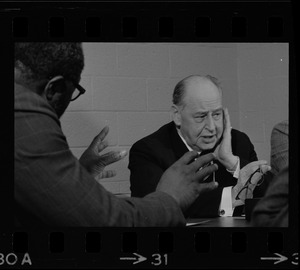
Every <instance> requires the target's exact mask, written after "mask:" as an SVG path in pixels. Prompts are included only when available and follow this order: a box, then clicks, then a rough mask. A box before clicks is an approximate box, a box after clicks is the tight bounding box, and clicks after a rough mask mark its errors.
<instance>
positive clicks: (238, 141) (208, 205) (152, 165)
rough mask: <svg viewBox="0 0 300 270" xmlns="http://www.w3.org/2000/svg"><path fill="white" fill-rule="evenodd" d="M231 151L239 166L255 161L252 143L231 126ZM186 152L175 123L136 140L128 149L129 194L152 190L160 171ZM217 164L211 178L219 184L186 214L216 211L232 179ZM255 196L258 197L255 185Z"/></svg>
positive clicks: (234, 182) (233, 180)
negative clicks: (214, 173)
mask: <svg viewBox="0 0 300 270" xmlns="http://www.w3.org/2000/svg"><path fill="white" fill-rule="evenodd" d="M231 135H232V151H233V154H234V155H237V156H239V157H240V168H242V167H243V166H245V165H246V164H248V163H249V162H252V161H256V160H257V156H256V153H255V151H254V146H253V144H252V143H251V142H250V139H249V138H248V136H247V135H246V134H245V133H242V132H240V131H238V130H235V129H232V133H231ZM187 151H188V149H187V147H186V146H185V144H184V143H183V141H182V140H181V138H180V137H179V135H178V133H177V130H176V127H175V124H174V123H173V122H170V123H168V124H166V125H164V126H162V127H161V128H160V129H159V130H157V131H156V132H154V133H152V134H151V135H149V136H147V137H145V138H143V139H141V140H139V141H138V142H136V143H135V144H134V145H133V146H132V148H131V149H130V154H129V165H128V168H129V169H130V171H131V175H130V183H131V196H134V197H143V196H145V195H147V194H149V193H150V192H153V191H154V190H155V189H156V186H157V184H158V182H159V179H160V177H161V175H162V174H163V172H164V171H165V170H166V169H167V168H169V167H170V166H171V165H172V164H173V163H174V162H175V161H176V160H178V159H179V158H180V157H181V156H182V155H183V154H184V153H186V152H187ZM216 163H217V164H218V166H219V169H218V171H217V172H216V175H215V179H216V181H217V182H218V183H219V187H218V188H217V189H216V190H213V191H210V192H207V193H205V194H202V195H201V196H199V197H198V198H197V200H196V201H195V202H194V204H193V205H192V206H191V207H190V209H189V210H188V212H187V213H186V216H187V217H209V216H217V215H218V214H219V212H218V211H219V205H220V202H221V196H222V190H223V187H227V186H234V185H235V184H236V181H237V180H236V178H234V177H233V176H232V174H231V173H229V172H228V171H227V170H226V169H225V167H224V166H223V165H221V164H220V163H219V162H216ZM255 192H256V193H257V194H256V196H260V195H261V194H259V189H258V188H256V189H255Z"/></svg>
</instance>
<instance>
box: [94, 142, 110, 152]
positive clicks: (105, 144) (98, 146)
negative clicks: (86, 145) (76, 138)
mask: <svg viewBox="0 0 300 270" xmlns="http://www.w3.org/2000/svg"><path fill="white" fill-rule="evenodd" d="M107 146H108V142H107V141H102V142H101V143H99V144H98V145H97V147H96V148H97V149H95V150H97V154H98V153H100V152H102V151H103V150H104V149H105V148H106V147H107Z"/></svg>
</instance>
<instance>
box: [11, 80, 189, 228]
mask: <svg viewBox="0 0 300 270" xmlns="http://www.w3.org/2000/svg"><path fill="white" fill-rule="evenodd" d="M14 167H15V179H14V196H15V208H14V210H15V212H14V214H15V222H16V225H21V226H29V227H39V226H79V227H84V226H92V227H99V226H178V225H182V226H184V225H185V219H184V216H183V214H182V212H181V210H180V208H179V205H178V204H177V202H176V201H175V200H174V199H173V198H172V197H171V196H169V195H168V194H166V193H164V192H154V193H151V194H149V195H148V196H146V197H145V198H143V199H139V198H126V199H121V198H117V197H116V196H114V195H113V194H111V193H110V192H108V191H106V190H105V189H104V188H103V187H102V186H101V184H99V183H98V182H97V181H96V180H95V179H94V178H93V177H92V176H91V175H90V174H89V173H88V172H87V171H86V170H85V168H84V167H83V166H81V164H80V163H79V161H78V159H76V158H75V157H74V156H73V155H72V153H71V151H70V149H69V146H68V144H67V141H66V138H65V136H64V135H63V133H62V130H61V127H60V122H59V119H58V118H57V115H56V113H55V111H54V110H53V109H52V107H50V105H49V104H48V103H47V102H46V101H45V100H44V99H43V98H41V97H40V96H39V95H37V94H35V93H33V92H32V91H31V90H29V89H26V88H24V87H22V86H20V85H15V160H14ZM149 193H150V192H149Z"/></svg>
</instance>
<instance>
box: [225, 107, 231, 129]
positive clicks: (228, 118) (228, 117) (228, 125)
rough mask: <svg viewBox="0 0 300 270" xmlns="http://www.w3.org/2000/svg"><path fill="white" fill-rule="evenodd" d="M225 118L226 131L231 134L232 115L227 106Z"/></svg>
mask: <svg viewBox="0 0 300 270" xmlns="http://www.w3.org/2000/svg"><path fill="white" fill-rule="evenodd" d="M224 118H225V132H227V133H229V134H231V122H230V116H229V113H228V109H227V108H225V109H224Z"/></svg>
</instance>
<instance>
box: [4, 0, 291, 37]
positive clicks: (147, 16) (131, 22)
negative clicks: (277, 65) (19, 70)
mask: <svg viewBox="0 0 300 270" xmlns="http://www.w3.org/2000/svg"><path fill="white" fill-rule="evenodd" d="M20 6H21V7H18V8H14V7H11V8H6V9H5V10H2V14H3V15H4V17H5V16H6V17H10V18H11V19H12V20H11V21H10V22H7V23H6V24H7V26H8V27H7V28H8V30H6V31H9V32H11V31H12V36H13V38H14V39H18V40H19V39H28V38H30V39H40V40H47V39H52V40H53V39H57V40H60V39H64V40H65V39H78V38H80V39H81V40H83V39H84V40H85V41H93V40H97V41H153V40H155V41H161V42H167V41H191V40H193V41H203V42H206V41H209V42H214V41H225V42H226V41H230V42H238V41H248V42H249V41H256V42H257V41H259V42H261V41H270V42H272V41H276V42H279V41H288V40H289V38H290V37H292V35H293V32H292V31H293V25H292V23H293V21H292V16H291V14H290V11H291V9H292V7H291V6H288V4H287V3H284V2H283V3H282V2H262V3H259V4H258V3H253V2H252V3H251V2H248V3H246V2H241V3H236V4H232V3H231V4H230V3H206V2H204V3H197V2H190V3H164V4H160V3H156V2H154V3H144V4H141V3H135V2H134V3H115V4H113V3H112V4H107V3H105V4H103V5H101V4H99V3H98V5H97V3H89V4H88V5H87V4H84V3H81V4H77V5H76V4H75V3H74V5H73V7H72V8H70V7H68V6H67V5H66V4H65V5H64V4H63V3H62V4H60V6H59V7H53V6H51V5H50V6H48V5H43V6H36V7H28V5H27V6H25V7H22V4H20ZM287 7H289V8H287ZM2 25H3V24H2Z"/></svg>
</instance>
